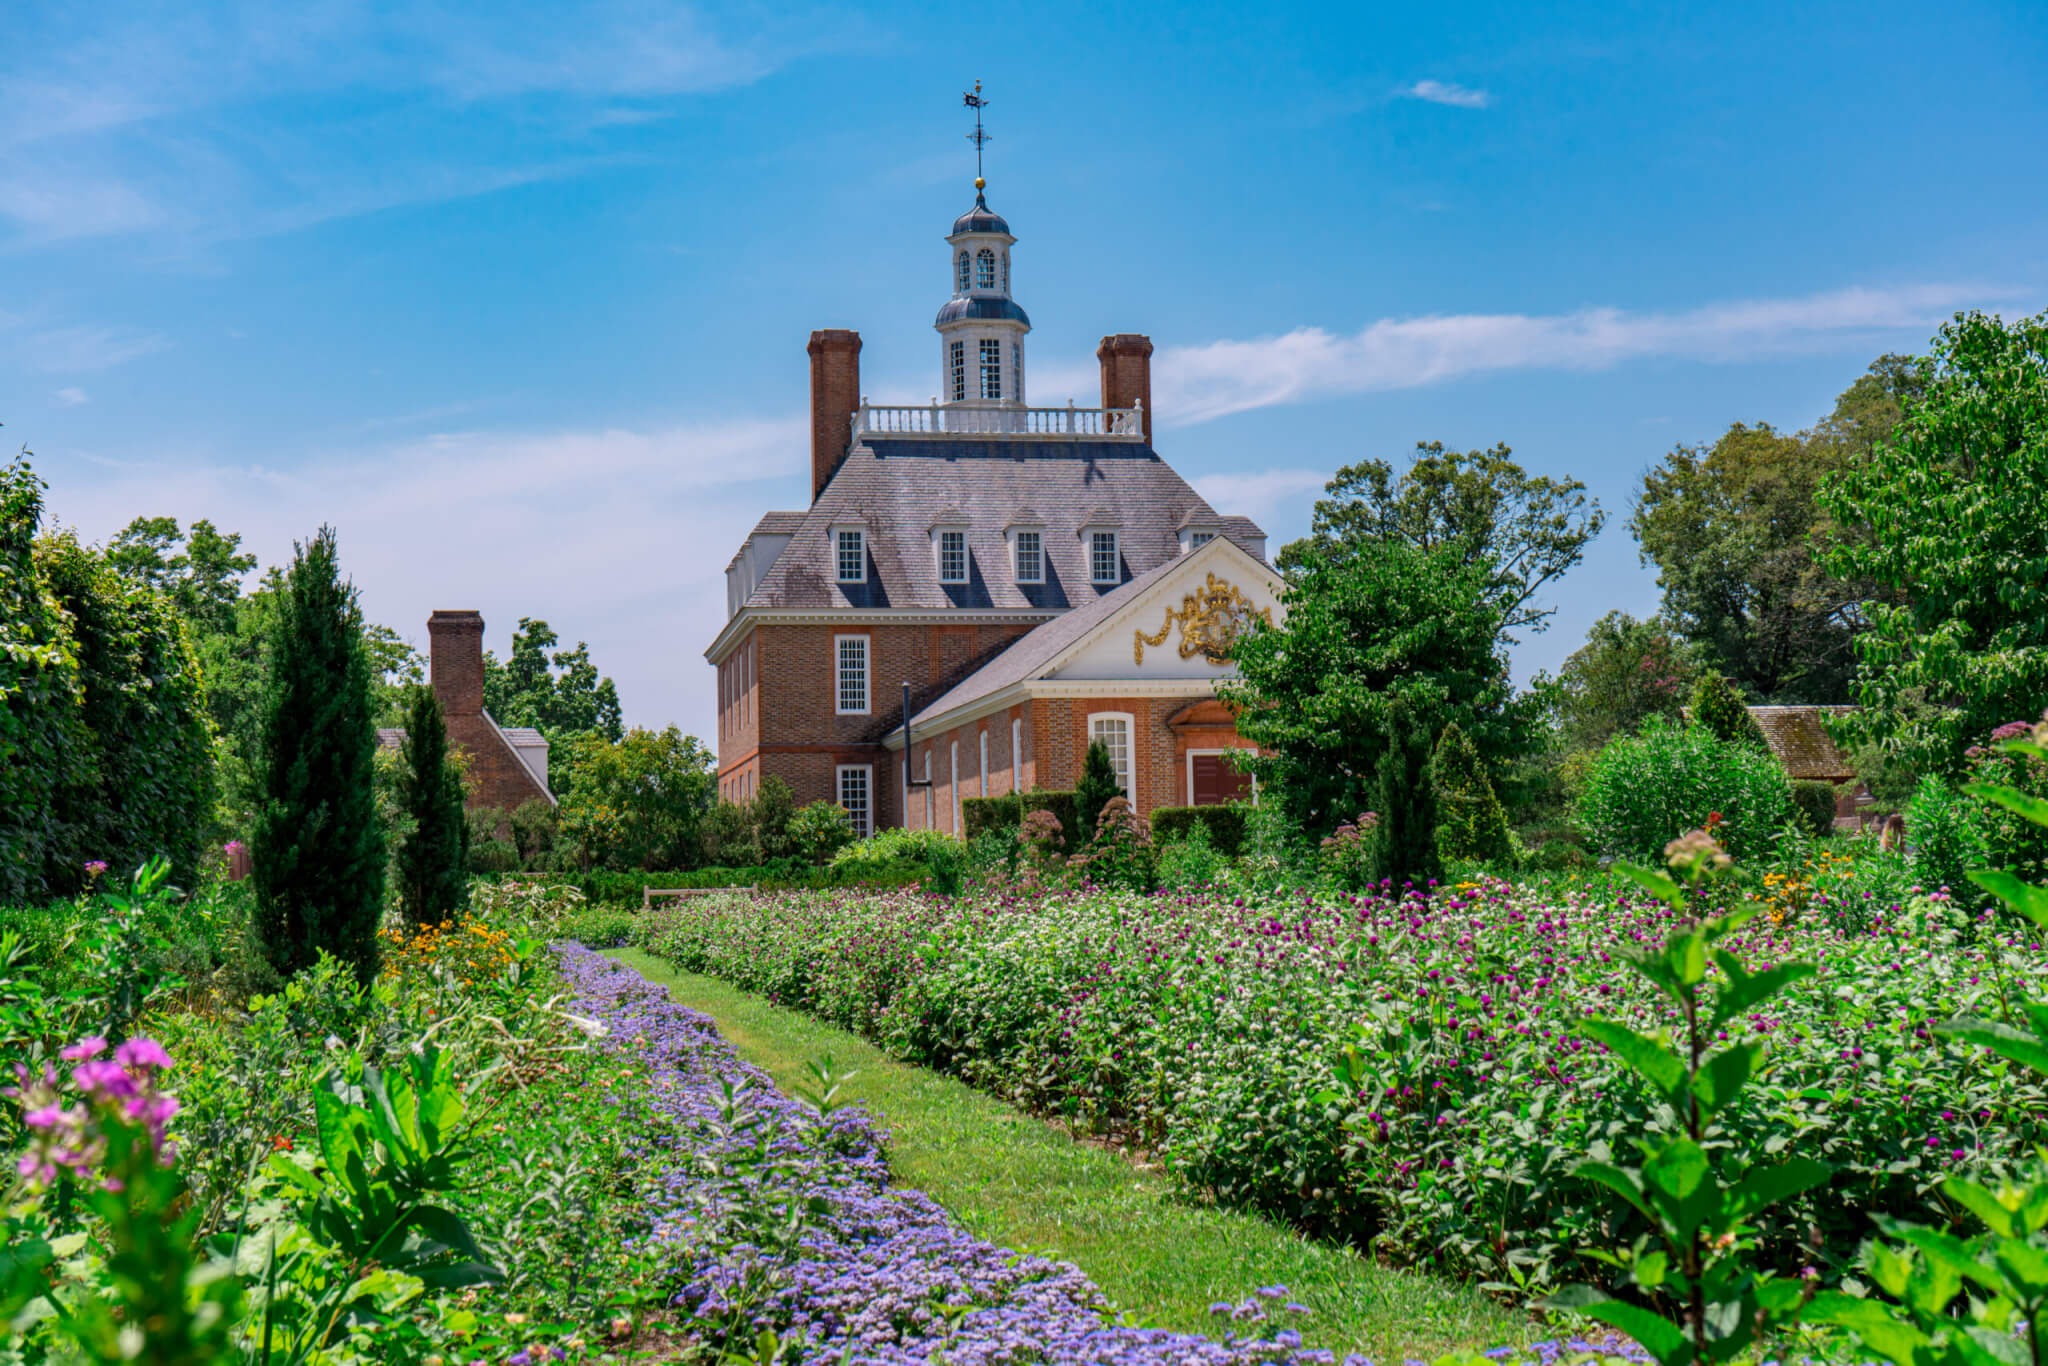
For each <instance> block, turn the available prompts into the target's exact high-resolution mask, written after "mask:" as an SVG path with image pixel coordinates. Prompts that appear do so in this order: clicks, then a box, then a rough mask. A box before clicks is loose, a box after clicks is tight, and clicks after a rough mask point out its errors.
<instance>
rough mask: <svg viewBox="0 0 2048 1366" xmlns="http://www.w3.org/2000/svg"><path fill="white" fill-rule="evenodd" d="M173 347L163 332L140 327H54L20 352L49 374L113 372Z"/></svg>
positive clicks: (26, 341) (25, 341)
mask: <svg viewBox="0 0 2048 1366" xmlns="http://www.w3.org/2000/svg"><path fill="white" fill-rule="evenodd" d="M168 345H170V343H169V342H168V341H167V340H165V338H164V336H163V334H162V333H160V332H151V331H149V330H147V329H145V328H140V327H92V326H77V327H53V328H50V329H48V330H47V331H42V332H37V333H34V334H33V335H30V336H28V337H26V338H24V339H23V340H22V342H21V345H20V349H21V351H22V353H23V359H24V360H25V361H26V362H27V364H29V365H30V366H32V367H34V368H35V369H37V370H41V371H43V372H44V373H45V374H52V375H68V374H78V373H88V372H91V371H94V370H111V369H112V368H113V367H115V366H116V365H121V364H124V363H126V362H128V361H131V360H134V359H135V358H136V357H137V356H146V355H148V354H150V353H151V352H152V351H161V350H163V349H164V348H165V347H166V346H168Z"/></svg>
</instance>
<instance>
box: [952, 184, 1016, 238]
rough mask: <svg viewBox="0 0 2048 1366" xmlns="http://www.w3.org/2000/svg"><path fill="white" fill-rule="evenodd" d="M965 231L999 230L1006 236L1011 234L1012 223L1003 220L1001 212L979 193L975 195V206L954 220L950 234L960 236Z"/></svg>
mask: <svg viewBox="0 0 2048 1366" xmlns="http://www.w3.org/2000/svg"><path fill="white" fill-rule="evenodd" d="M963 232H999V233H1001V234H1003V236H1005V237H1008V236H1010V235H1011V233H1010V225H1009V224H1008V223H1005V222H1004V221H1003V216H1002V215H1001V214H999V213H997V212H996V211H995V210H994V209H991V208H990V207H989V206H988V200H987V199H986V198H985V197H984V196H982V195H981V194H979V193H977V194H976V195H975V196H974V207H973V208H971V209H969V210H968V211H967V212H966V213H963V214H961V215H960V216H959V217H958V218H956V219H954V220H953V231H952V232H951V233H950V234H948V235H949V236H953V237H958V236H959V235H960V234H961V233H963Z"/></svg>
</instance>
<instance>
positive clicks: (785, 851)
mask: <svg viewBox="0 0 2048 1366" xmlns="http://www.w3.org/2000/svg"><path fill="white" fill-rule="evenodd" d="M795 818H796V793H795V792H794V791H793V790H792V789H791V788H790V786H789V784H788V783H786V782H784V781H783V780H782V779H780V778H778V777H776V776H775V775H774V774H772V773H771V774H769V775H768V776H767V777H766V778H763V779H762V780H761V791H760V794H759V795H758V796H756V797H755V798H754V800H753V801H751V802H748V803H747V822H748V824H750V825H751V826H752V827H753V830H754V848H755V849H757V850H758V851H759V852H760V857H761V861H762V862H763V863H773V862H775V860H777V859H779V858H787V857H788V856H789V854H790V852H791V850H792V847H793V846H792V845H791V844H790V836H789V823H790V822H791V821H792V820H794V819H795Z"/></svg>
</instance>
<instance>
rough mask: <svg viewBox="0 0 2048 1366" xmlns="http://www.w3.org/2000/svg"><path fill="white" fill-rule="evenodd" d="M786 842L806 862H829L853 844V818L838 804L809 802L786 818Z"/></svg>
mask: <svg viewBox="0 0 2048 1366" xmlns="http://www.w3.org/2000/svg"><path fill="white" fill-rule="evenodd" d="M789 840H790V843H791V844H793V845H795V846H796V856H797V857H798V858H800V859H802V860H803V861H804V862H805V863H811V864H820V865H822V864H827V863H830V862H831V861H832V856H833V855H834V854H836V853H838V852H839V851H840V850H841V849H844V848H845V847H846V846H847V845H849V844H851V843H853V817H852V816H851V815H849V814H848V813H847V810H846V808H845V807H843V806H841V805H840V804H839V803H838V802H809V803H807V804H805V805H803V806H800V807H798V808H797V809H796V814H795V815H794V816H791V817H790V818H789Z"/></svg>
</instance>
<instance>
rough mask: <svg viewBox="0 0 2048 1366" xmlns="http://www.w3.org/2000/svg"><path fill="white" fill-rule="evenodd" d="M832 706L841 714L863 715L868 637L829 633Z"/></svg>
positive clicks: (866, 696) (864, 708)
mask: <svg viewBox="0 0 2048 1366" xmlns="http://www.w3.org/2000/svg"><path fill="white" fill-rule="evenodd" d="M832 657H833V660H834V669H833V683H834V688H833V692H834V700H835V701H836V702H837V704H838V705H837V707H836V708H835V710H836V711H837V712H838V713H839V715H841V716H864V715H866V714H867V709H868V638H867V637H866V636H834V637H832Z"/></svg>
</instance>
